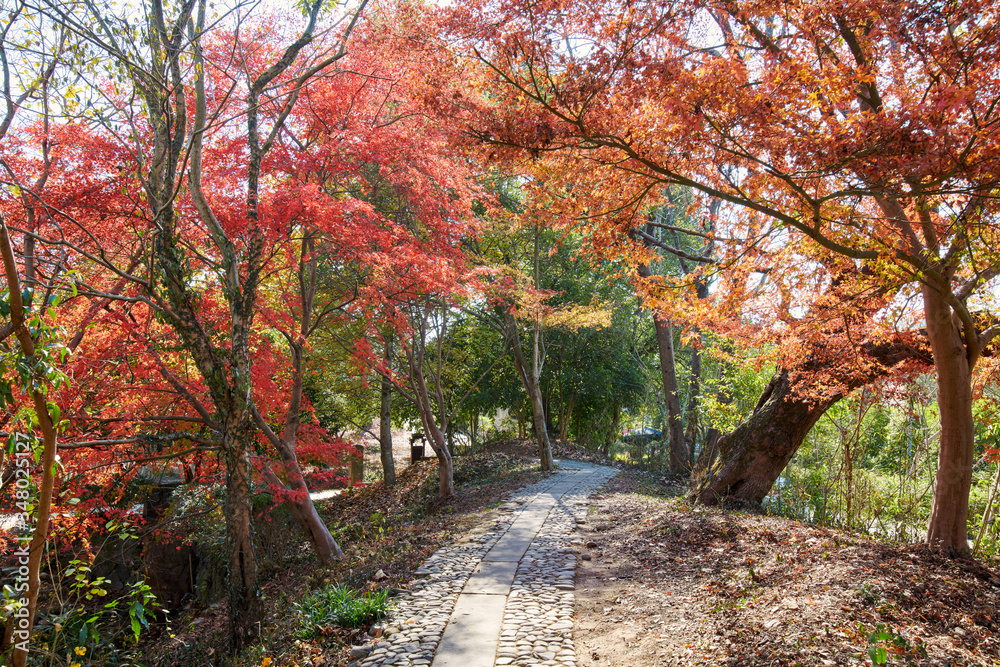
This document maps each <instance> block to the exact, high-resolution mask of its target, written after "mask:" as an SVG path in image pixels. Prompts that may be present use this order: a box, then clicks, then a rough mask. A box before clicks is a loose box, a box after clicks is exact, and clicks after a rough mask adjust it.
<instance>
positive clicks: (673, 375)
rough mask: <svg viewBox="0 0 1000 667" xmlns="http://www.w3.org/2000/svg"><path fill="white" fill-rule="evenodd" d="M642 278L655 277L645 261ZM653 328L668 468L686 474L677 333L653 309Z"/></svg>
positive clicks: (642, 265) (641, 271)
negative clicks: (679, 389)
mask: <svg viewBox="0 0 1000 667" xmlns="http://www.w3.org/2000/svg"><path fill="white" fill-rule="evenodd" d="M637 272H638V274H639V277H640V278H649V277H651V276H652V275H653V274H652V271H650V269H649V267H648V266H647V265H645V264H640V265H639V266H638V267H637ZM653 328H654V329H655V331H656V348H657V350H658V351H659V353H660V375H661V377H662V378H663V400H664V403H665V405H666V408H667V441H668V443H669V448H670V463H669V466H668V468H667V470H668V472H669V473H670V474H671V475H682V474H684V473H685V472H687V471H689V470H690V469H691V468H690V464H689V463H688V461H689V457H688V456H687V446H686V445H685V444H684V421H683V419H682V418H681V400H680V396H679V394H678V390H677V370H676V364H675V359H674V334H673V331H672V327H671V326H670V324H668V323H667V322H665V321H664V320H662V319H660V318H659V317H657V315H656V313H653Z"/></svg>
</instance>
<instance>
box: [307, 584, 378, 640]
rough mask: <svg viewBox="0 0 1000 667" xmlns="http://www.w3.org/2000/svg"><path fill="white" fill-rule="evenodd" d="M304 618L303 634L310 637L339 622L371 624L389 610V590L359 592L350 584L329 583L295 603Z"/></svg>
mask: <svg viewBox="0 0 1000 667" xmlns="http://www.w3.org/2000/svg"><path fill="white" fill-rule="evenodd" d="M294 606H295V608H296V611H297V612H298V614H299V616H300V618H301V621H302V629H301V630H300V631H299V635H300V636H301V637H303V638H304V639H309V638H311V637H315V636H316V635H318V634H320V633H321V632H322V631H323V630H324V629H325V628H327V627H329V626H331V625H337V626H340V627H345V628H358V627H363V626H366V625H369V624H371V623H373V622H375V621H377V620H378V619H380V618H382V617H384V616H385V615H386V614H387V613H389V609H390V607H391V606H392V603H391V602H389V591H378V592H376V591H372V592H369V593H363V594H361V595H358V594H357V593H355V592H354V591H352V590H351V589H350V588H348V587H347V586H327V587H325V588H321V589H320V590H318V591H316V592H314V593H310V594H309V595H307V596H306V597H305V598H304V599H303V600H302V601H301V602H296V603H294Z"/></svg>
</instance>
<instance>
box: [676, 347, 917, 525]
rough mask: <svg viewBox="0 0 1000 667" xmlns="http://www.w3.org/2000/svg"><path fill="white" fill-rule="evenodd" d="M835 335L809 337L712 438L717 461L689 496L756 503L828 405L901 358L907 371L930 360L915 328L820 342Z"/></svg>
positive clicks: (709, 502)
mask: <svg viewBox="0 0 1000 667" xmlns="http://www.w3.org/2000/svg"><path fill="white" fill-rule="evenodd" d="M835 338H836V337H833V338H827V339H825V340H824V341H819V342H817V344H816V345H815V346H814V348H813V353H812V355H811V356H810V358H809V359H808V360H807V361H806V362H805V363H803V364H802V366H801V367H799V368H796V369H795V370H787V369H785V370H782V371H780V372H778V373H777V374H775V376H774V377H773V378H771V381H770V382H769V383H768V385H767V387H766V388H765V389H764V392H763V393H762V394H761V397H760V399H759V400H758V402H757V406H756V407H755V408H754V410H753V412H751V413H750V415H749V416H748V417H747V418H746V419H745V420H744V421H743V423H741V424H740V425H739V426H737V427H736V429H735V430H733V431H732V432H731V433H727V434H726V435H724V436H722V437H721V438H720V439H719V441H718V450H719V454H718V460H717V461H716V462H715V463H714V464H712V465H711V466H709V467H708V470H707V472H706V473H705V474H704V475H703V476H701V477H700V478H699V479H697V480H696V481H695V484H694V486H693V488H692V490H691V494H690V495H691V497H692V498H694V499H695V500H696V501H697V502H700V503H703V504H706V505H714V504H718V503H720V502H725V501H731V502H737V503H750V504H756V503H760V502H761V501H763V500H764V497H765V496H767V494H768V493H769V492H770V490H771V488H772V487H773V486H774V482H775V480H777V479H778V476H779V475H780V474H781V472H782V470H784V469H785V467H786V466H787V465H788V462H789V461H791V459H792V457H793V456H794V455H795V452H797V451H798V450H799V447H801V446H802V443H803V442H804V441H805V437H806V435H807V434H808V433H809V430H810V429H811V428H812V427H813V426H814V425H815V424H816V422H817V421H819V419H820V417H822V416H823V413H825V412H826V411H827V410H828V409H829V408H830V406H832V405H833V404H834V403H836V402H837V401H839V400H840V399H841V398H843V397H844V396H846V395H847V394H848V393H850V391H852V390H854V389H857V388H859V387H862V386H864V385H866V384H869V383H871V382H874V381H875V380H877V379H878V378H880V377H884V376H885V375H887V374H888V373H889V371H890V369H892V368H894V367H895V366H897V365H898V364H900V363H901V362H904V361H905V362H908V363H909V364H910V365H911V368H912V369H913V370H927V369H928V368H929V367H930V365H931V361H932V359H931V356H930V354H929V351H928V349H927V346H926V340H925V339H924V338H923V335H922V334H921V333H920V332H910V333H906V334H899V335H897V336H896V337H895V338H894V339H893V340H890V341H883V342H869V343H865V344H863V345H861V346H860V349H859V350H857V351H855V350H854V349H853V348H842V349H836V348H835V347H832V346H830V345H828V343H829V341H830V340H833V339H835Z"/></svg>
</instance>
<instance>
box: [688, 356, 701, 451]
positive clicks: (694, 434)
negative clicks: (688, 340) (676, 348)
mask: <svg viewBox="0 0 1000 667" xmlns="http://www.w3.org/2000/svg"><path fill="white" fill-rule="evenodd" d="M700 402H701V349H700V348H699V346H698V345H697V344H695V345H693V346H692V347H691V375H690V377H689V378H688V403H687V407H686V408H685V409H684V421H685V422H686V426H685V429H684V441H685V442H686V443H687V452H686V454H687V467H688V469H689V470H693V469H694V465H695V454H696V452H695V449H696V445H697V442H698V409H699V404H700Z"/></svg>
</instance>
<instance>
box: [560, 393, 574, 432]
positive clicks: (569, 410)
mask: <svg viewBox="0 0 1000 667" xmlns="http://www.w3.org/2000/svg"><path fill="white" fill-rule="evenodd" d="M575 405H576V394H571V395H570V397H569V401H568V402H567V403H566V406H565V409H564V410H563V413H562V415H561V416H560V417H559V439H560V440H562V441H563V442H565V441H566V438H568V437H569V422H570V419H571V418H572V417H573V407H574V406H575Z"/></svg>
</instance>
